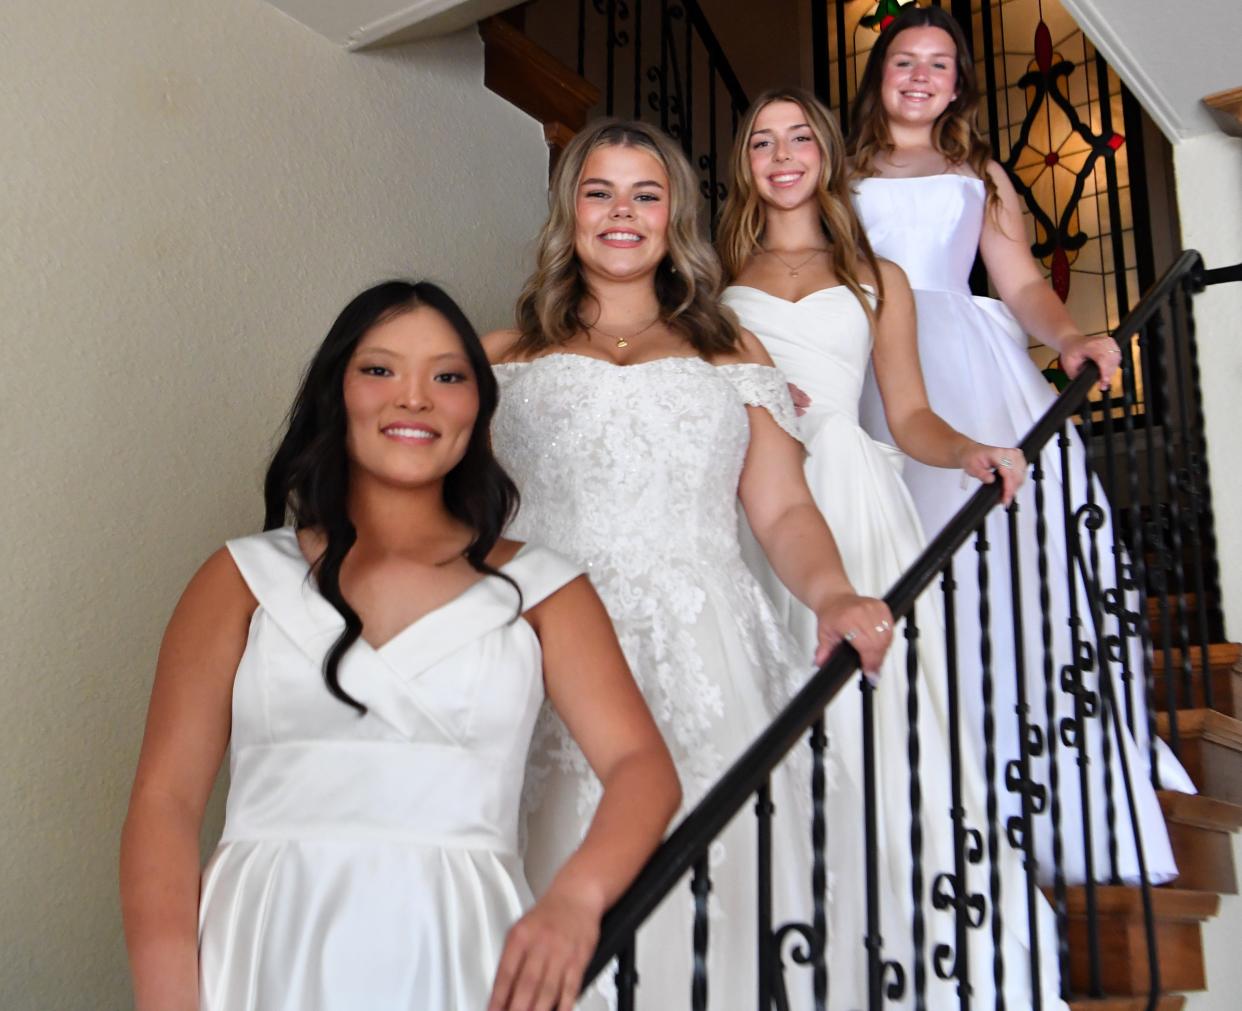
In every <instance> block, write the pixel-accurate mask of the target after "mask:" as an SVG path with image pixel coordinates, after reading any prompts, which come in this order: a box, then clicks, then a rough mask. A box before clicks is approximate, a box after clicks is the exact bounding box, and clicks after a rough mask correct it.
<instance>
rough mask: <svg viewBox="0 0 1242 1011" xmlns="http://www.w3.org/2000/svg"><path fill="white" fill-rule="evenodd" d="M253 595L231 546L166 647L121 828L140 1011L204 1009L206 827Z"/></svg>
mask: <svg viewBox="0 0 1242 1011" xmlns="http://www.w3.org/2000/svg"><path fill="white" fill-rule="evenodd" d="M255 606H256V603H255V600H254V598H253V596H251V594H250V591H249V589H248V588H247V586H246V584H245V582H244V581H243V580H242V578H241V574H240V573H239V572H238V571H237V568H236V566H235V565H234V564H233V560H232V558H231V557H230V556H229V554H228V552H227V550H225V549H221V550H220V551H218V552H217V553H216V554H214V555H213V556H212V557H211V558H210V559H208V561H207V562H206V564H204V565H203V567H202V568H201V569H200V570H199V571H198V573H197V574H196V575H195V576H194V578H193V579H192V580H191V581H190V584H189V586H188V587H187V588H186V591H185V593H184V594H183V595H182V597H181V600H180V602H179V603H178V604H177V608H176V610H175V611H174V612H173V616H172V619H171V620H170V621H169V623H168V629H167V631H166V632H165V633H164V641H163V644H162V645H161V647H160V655H159V661H158V664H157V666H156V672H155V684H154V686H153V688H152V691H151V706H150V709H149V711H148V714H147V729H146V734H145V736H144V738H143V742H142V753H141V755H140V757H139V759H138V771H137V774H136V775H135V777H134V786H133V791H132V793H131V795H130V802H129V813H128V815H127V816H126V819H125V828H124V830H123V833H122V837H121V909H122V913H123V916H124V920H125V940H126V945H127V946H128V949H129V958H130V966H131V970H132V972H133V978H134V1000H135V1006H136V1008H137V1011H183V1009H184V1011H191V1009H195V1011H196V1009H197V1008H198V897H199V896H198V891H199V871H200V868H199V850H198V836H199V829H200V828H201V826H202V820H203V810H204V808H205V807H206V805H207V798H208V796H209V795H210V793H211V787H212V784H213V783H214V782H215V778H216V774H217V773H218V772H219V768H220V763H221V761H222V759H223V757H224V752H225V749H226V747H227V746H228V740H229V731H230V725H231V711H230V709H231V701H232V691H233V677H234V675H235V673H236V671H237V664H238V661H239V660H240V659H241V655H242V652H243V650H244V649H245V644H246V636H247V631H248V627H249V622H250V616H251V614H252V613H253V611H254V608H255Z"/></svg>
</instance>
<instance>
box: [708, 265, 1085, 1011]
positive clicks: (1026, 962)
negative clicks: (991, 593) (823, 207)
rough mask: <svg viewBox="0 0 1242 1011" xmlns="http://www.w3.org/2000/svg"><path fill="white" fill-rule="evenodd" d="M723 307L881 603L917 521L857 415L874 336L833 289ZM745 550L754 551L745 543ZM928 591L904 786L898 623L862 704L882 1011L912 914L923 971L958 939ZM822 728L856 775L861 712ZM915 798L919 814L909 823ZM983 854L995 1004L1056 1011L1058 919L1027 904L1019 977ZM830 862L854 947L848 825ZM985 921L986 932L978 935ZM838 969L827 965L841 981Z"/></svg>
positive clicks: (867, 586) (1016, 871)
mask: <svg viewBox="0 0 1242 1011" xmlns="http://www.w3.org/2000/svg"><path fill="white" fill-rule="evenodd" d="M722 301H723V302H724V304H725V305H727V306H728V307H729V308H731V309H732V310H733V311H734V312H735V313H736V314H737V317H738V319H739V320H740V321H741V323H742V325H743V326H744V327H746V328H747V329H749V330H751V331H752V332H753V333H754V334H755V336H756V337H758V338H759V340H760V341H761V342H762V343H763V345H764V347H765V348H766V349H767V351H768V353H769V354H770V355H771V356H772V360H773V361H774V362H775V363H776V366H777V368H779V369H780V370H781V372H782V373H784V375H785V377H786V378H787V379H788V380H789V381H790V382H793V383H794V384H796V385H797V386H798V387H799V388H800V389H802V390H803V391H804V392H805V393H806V394H807V395H808V396H809V398H810V406H809V407H808V408H807V409H806V413H805V414H804V415H803V416H802V417H801V418H800V419H799V421H800V424H801V429H802V436H803V439H804V441H805V443H806V448H807V458H806V465H805V469H806V477H807V484H808V486H809V487H810V489H811V493H812V494H813V495H814V497H815V503H816V505H817V506H819V509H820V511H821V512H822V513H823V514H824V518H825V519H826V520H827V521H828V526H829V527H830V528H831V530H832V533H833V537H834V538H835V540H836V542H837V547H838V550H839V551H840V552H841V560H842V562H843V563H844V565H845V571H846V573H847V574H848V575H849V578H850V582H851V583H853V585H854V588H855V589H856V590H857V591H858V592H859V593H862V594H867V595H871V596H883V595H884V594H885V593H887V592H888V590H889V589H891V588H892V586H893V584H894V583H896V582H897V580H898V579H899V578H900V577H901V576H902V575H904V573H905V572H906V570H907V569H909V568H910V566H911V565H912V564H913V563H914V561H915V560H916V559H917V558H918V557H919V555H920V554H921V553H922V551H923V548H924V547H925V539H924V537H923V529H922V525H921V524H920V522H919V517H918V513H917V511H916V510H915V508H914V503H913V502H912V501H911V499H910V493H909V491H908V490H907V489H906V487H905V484H904V483H903V482H902V479H901V467H902V461H903V460H904V459H905V457H904V455H903V454H902V453H901V452H900V451H899V450H897V449H896V448H895V447H893V446H890V445H887V444H885V443H881V442H877V441H876V440H874V439H872V438H871V437H870V436H869V435H867V433H866V432H864V431H863V429H862V427H861V426H860V424H859V419H858V404H859V398H860V395H861V392H862V388H863V383H864V378H865V376H866V374H867V368H868V363H869V362H870V359H871V347H872V337H871V327H870V324H869V322H868V320H867V316H866V313H865V312H864V311H863V309H862V306H861V305H860V304H859V302H858V300H857V299H856V298H855V297H854V295H853V294H852V293H851V292H850V290H849V289H848V288H846V287H844V286H838V287H832V288H824V289H821V290H819V291H815V292H812V293H811V294H809V295H807V296H805V297H804V298H802V299H799V300H798V301H796V302H791V301H789V300H787V299H783V298H779V297H777V296H775V295H770V294H768V293H767V292H764V291H762V290H760V289H758V288H751V287H747V286H744V285H733V286H731V287H729V288H728V289H727V290H726V291H725V293H724V296H723V299H722ZM750 543H751V544H753V541H751V542H750ZM747 558H748V561H749V562H750V563H751V567H752V569H753V570H754V571H755V573H756V575H757V576H758V577H759V578H760V580H761V581H762V582H763V584H764V586H765V588H766V589H767V590H768V592H769V594H770V595H771V596H772V598H773V600H774V601H775V602H776V603H777V607H778V611H779V613H780V614H781V615H782V616H783V617H785V619H786V620H787V621H788V623H789V626H790V627H791V628H792V629H793V630H794V632H795V634H796V635H797V638H798V639H799V642H800V643H802V644H803V649H804V650H805V649H807V648H810V647H811V646H812V645H813V644H814V642H815V616H814V615H813V614H812V613H811V612H810V611H809V610H808V609H807V608H806V607H803V606H802V605H801V604H800V603H798V601H797V600H795V599H794V598H793V597H791V596H790V594H789V593H788V591H786V590H785V589H784V587H783V586H781V584H780V583H779V582H778V581H777V580H776V579H775V578H774V576H773V574H772V571H771V568H770V567H769V566H768V564H767V561H766V559H764V558H763V557H762V555H760V554H758V553H755V552H753V551H748V553H747ZM937 591H938V586H934V587H933V591H932V593H930V594H926V595H924V597H923V598H922V599H921V600H920V602H919V605H918V608H917V610H916V618H917V626H918V638H917V647H916V655H917V662H918V666H917V674H916V677H915V679H914V682H913V685H914V693H913V694H914V701H915V704H916V705H917V707H918V719H917V727H918V777H917V782H916V783H915V784H912V783H911V776H910V757H909V749H910V745H911V740H910V738H909V736H908V734H907V727H909V726H910V719H909V709H908V706H909V704H910V702H911V692H910V688H911V681H910V679H909V677H908V675H907V664H906V642H907V640H906V639H905V637H904V623H898V625H897V628H896V631H895V635H894V640H893V647H892V649H891V650H890V651H889V654H888V656H887V658H886V659H885V661H884V665H883V667H882V668H881V671H880V680H879V683H878V685H877V687H876V690H875V693H874V699H875V713H874V729H875V734H876V743H875V763H876V803H877V832H878V839H877V842H876V849H877V851H878V853H879V854H880V889H881V891H880V902H881V912H882V919H881V924H882V936H883V940H884V957H885V958H886V959H892V960H894V961H896V962H897V963H898V964H899V965H901V966H902V968H903V971H904V972H905V976H906V993H905V996H904V998H903V999H900V1000H894V1001H886V1003H885V1007H907V1006H914V1003H913V999H914V984H913V980H914V974H915V964H916V962H917V961H918V959H919V957H920V955H919V954H918V953H916V950H915V944H914V940H913V924H914V920H915V913H916V911H917V912H918V914H919V915H920V916H921V917H922V920H923V923H924V930H925V932H926V934H925V940H924V942H923V947H922V952H921V958H922V959H923V961H924V965H925V966H930V965H931V962H932V959H931V954H930V953H931V951H932V950H933V949H934V947H935V946H936V945H938V944H941V943H944V944H947V945H949V946H950V947H952V946H953V945H954V944H955V942H956V933H955V923H956V921H955V918H954V916H953V913H952V910H951V909H937V908H936V904H935V902H934V901H933V895H934V894H935V893H936V892H937V891H938V890H939V886H938V885H937V878H938V876H939V875H941V874H949V875H952V874H953V873H954V871H955V863H954V833H953V822H952V813H953V806H954V805H953V793H952V781H951V777H950V767H951V766H950V743H949V742H950V736H949V697H948V681H947V673H946V666H945V640H944V619H943V615H942V612H941V609H940V607H939V603H938V600H937V598H936V597H935V595H934V594H935V593H936V592H937ZM826 730H827V732H828V735H829V739H830V741H831V742H832V746H833V748H834V749H835V750H836V751H837V754H838V758H839V760H842V761H844V762H845V763H846V764H847V765H848V766H849V767H851V769H853V770H861V768H862V764H863V757H862V756H863V750H862V714H861V707H860V702H859V696H858V692H856V691H847V692H843V693H842V694H841V695H840V696H839V697H838V698H837V700H836V701H835V702H834V703H833V704H832V705H831V706H829V708H828V713H827V719H826ZM973 743H974V742H973V741H972V740H970V739H967V740H965V741H964V742H963V745H962V756H961V759H962V760H961V792H962V809H963V820H964V825H965V827H966V828H967V829H968V830H974V831H977V832H979V833H980V839H981V840H983V841H984V842H986V839H987V836H988V832H987V818H986V799H985V790H984V778H983V767H982V763H981V762H979V761H978V759H977V757H976V755H975V753H974V748H973ZM847 785H848V788H849V790H850V794H849V796H850V804H851V806H853V807H854V808H855V809H856V810H858V811H859V812H861V811H862V806H863V791H862V783H861V775H860V772H858V771H855V772H854V773H853V774H852V775H851V777H850V778H849V779H848V780H847V781H846V782H845V783H842V784H841V786H842V788H844V787H846V786H847ZM912 785H914V786H917V803H918V805H919V809H920V817H919V819H918V820H917V822H916V821H915V819H914V818H913V817H912V811H913V808H914V804H915V798H914V796H912V793H911V787H912ZM916 825H917V828H918V830H919V834H920V841H919V854H920V871H921V878H920V881H919V882H918V884H917V888H918V894H919V899H918V901H917V902H916V900H915V898H914V895H915V888H916V884H915V882H914V880H913V870H914V858H913V846H912V844H911V829H912V827H915V826H916ZM998 834H999V842H998V846H997V848H996V850H995V852H994V853H991V854H989V853H988V852H987V850H986V846H984V847H982V850H983V852H981V854H980V859H979V860H978V861H977V862H974V863H967V865H966V890H967V891H968V892H969V893H971V894H973V895H977V896H980V897H982V898H983V900H984V902H985V903H986V907H987V910H988V917H989V918H990V915H991V909H992V896H991V893H990V891H989V878H990V873H991V870H992V869H993V866H994V867H995V870H996V874H997V879H998V895H997V899H996V906H997V908H998V909H999V910H1000V911H1001V912H1002V915H1003V921H1004V930H1003V933H1002V943H1001V945H1000V957H1001V959H1002V964H1003V965H1004V966H1005V986H1004V995H1005V999H1006V1002H1007V1004H1008V1006H1010V1007H1025V1006H1029V1005H1030V1000H1031V993H1032V984H1033V981H1034V980H1038V984H1039V986H1041V987H1042V994H1043V1006H1044V1007H1045V1008H1054V1007H1061V1006H1062V1005H1061V1003H1060V1001H1059V998H1058V996H1057V994H1058V974H1057V967H1056V959H1055V951H1056V948H1055V923H1054V922H1053V920H1052V917H1051V909H1050V907H1049V906H1048V904H1047V903H1046V902H1045V901H1044V899H1043V896H1042V895H1041V894H1039V893H1038V892H1037V893H1036V896H1035V903H1034V905H1035V920H1036V922H1037V924H1038V927H1037V930H1038V931H1039V957H1038V962H1037V965H1036V968H1035V970H1034V972H1032V966H1031V962H1032V957H1031V945H1030V944H1029V936H1028V929H1029V928H1028V907H1027V881H1026V875H1025V871H1024V869H1023V864H1022V861H1021V859H1020V855H1019V854H1018V853H1017V851H1015V850H1014V849H1012V848H1011V847H1010V846H1009V845H1008V844H1007V843H1006V842H1005V840H1004V830H1003V827H1002V828H1001V829H1000V831H999V833H998ZM829 841H830V846H831V847H832V852H833V856H832V859H831V861H830V865H831V866H832V869H833V872H834V874H835V876H836V884H835V886H834V893H833V901H834V904H835V905H838V906H841V907H843V909H842V910H841V911H838V912H837V913H836V914H835V916H836V920H837V927H838V931H841V930H845V931H847V933H845V934H842V933H840V932H839V933H838V934H837V937H838V938H840V937H843V936H844V937H853V936H857V937H860V938H861V937H862V935H863V933H864V932H865V919H864V916H865V910H866V906H865V902H864V892H863V890H862V889H863V881H864V880H865V879H864V876H863V875H864V873H865V864H864V858H865V850H864V838H863V835H862V825H861V818H860V820H859V822H858V823H857V824H855V825H853V826H850V827H849V828H846V827H845V826H842V827H840V828H838V830H837V833H836V839H835V840H834V839H832V838H831V833H830V840H829ZM987 922H988V920H985V921H984V923H985V924H986V923H987ZM966 937H967V940H968V946H969V951H968V952H967V953H966V954H967V958H966V959H965V960H964V961H963V963H962V964H963V965H968V966H969V978H970V984H971V987H972V999H973V1000H974V1001H975V1002H976V1003H977V1005H978V1006H980V1007H991V1006H993V1004H994V1003H996V992H995V987H994V983H993V975H992V965H993V954H994V951H995V947H994V945H993V943H992V938H991V934H990V932H989V931H988V929H986V926H984V927H979V928H971V929H968V930H967V931H966ZM842 971H844V970H842V969H840V968H838V974H840V972H842ZM926 975H927V982H926V986H927V992H926V1000H927V1006H928V1007H933V1008H939V1007H950V1006H956V1004H957V985H958V983H957V980H956V979H950V980H943V979H940V978H938V976H937V975H936V974H935V973H934V972H933V971H932V970H931V969H930V968H928V969H927V973H926ZM865 1005H866V994H865V991H863V992H861V993H859V992H854V993H849V994H848V995H847V996H844V997H843V999H842V1003H840V1004H836V1003H835V1002H834V1006H840V1007H863V1006H865Z"/></svg>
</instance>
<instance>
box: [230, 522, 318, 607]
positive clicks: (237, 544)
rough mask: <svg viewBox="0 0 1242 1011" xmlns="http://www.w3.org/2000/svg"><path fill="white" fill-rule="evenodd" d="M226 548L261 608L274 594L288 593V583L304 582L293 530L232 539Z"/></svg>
mask: <svg viewBox="0 0 1242 1011" xmlns="http://www.w3.org/2000/svg"><path fill="white" fill-rule="evenodd" d="M225 546H226V547H227V548H228V549H229V554H230V555H232V556H233V562H234V563H235V564H236V565H237V569H238V571H239V572H241V575H242V579H244V580H245V581H246V585H247V586H249V587H250V592H251V593H253V594H254V595H255V598H256V599H257V600H258V601H259V603H260V604H262V603H263V602H264V600H265V599H266V598H268V597H269V596H270V595H271V594H272V593H273V592H277V591H287V590H288V588H289V585H290V582H291V580H292V582H293V583H294V584H296V583H297V582H301V581H304V580H305V578H306V572H307V565H306V559H305V557H303V555H302V549H301V547H299V545H298V537H297V534H296V533H295V532H294V529H293V528H292V527H280V528H278V529H276V530H264V531H263V532H262V533H260V534H250V535H249V536H247V537H234V538H233V539H231V540H229V541H228V542H226V545H225Z"/></svg>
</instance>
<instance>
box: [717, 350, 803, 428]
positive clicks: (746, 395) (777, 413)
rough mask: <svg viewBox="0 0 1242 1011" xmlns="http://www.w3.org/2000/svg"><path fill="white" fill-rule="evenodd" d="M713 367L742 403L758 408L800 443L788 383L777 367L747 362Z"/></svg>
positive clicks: (796, 419)
mask: <svg viewBox="0 0 1242 1011" xmlns="http://www.w3.org/2000/svg"><path fill="white" fill-rule="evenodd" d="M717 368H718V369H719V370H720V374H721V375H722V376H724V377H725V378H726V379H728V380H729V382H730V383H732V384H733V388H734V389H735V390H736V391H737V394H738V396H739V397H741V398H742V402H743V403H744V404H747V405H748V406H750V407H762V408H763V409H764V410H765V411H767V412H768V413H769V414H770V415H772V418H773V419H774V420H775V421H776V423H777V424H778V425H780V426H781V428H783V429H784V430H785V431H786V432H787V433H788V434H789V435H792V436H793V437H794V438H795V439H797V440H798V441H799V442H802V433H801V431H799V428H798V415H797V412H796V411H794V404H793V398H792V397H791V396H790V395H789V383H788V381H787V380H786V379H785V374H784V373H783V372H781V370H780V369H777V368H773V367H772V366H771V365H755V364H752V363H749V362H742V363H739V364H736V365H719V366H717Z"/></svg>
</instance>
